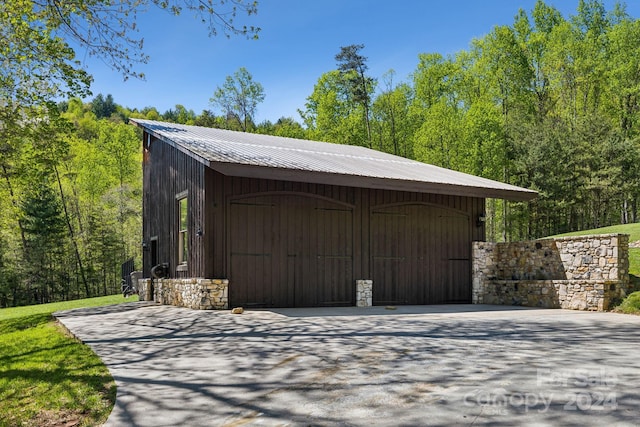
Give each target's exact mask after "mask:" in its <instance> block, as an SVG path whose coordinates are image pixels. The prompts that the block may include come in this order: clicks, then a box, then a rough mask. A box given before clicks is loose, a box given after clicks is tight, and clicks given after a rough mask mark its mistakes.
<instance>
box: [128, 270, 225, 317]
mask: <svg viewBox="0 0 640 427" xmlns="http://www.w3.org/2000/svg"><path fill="white" fill-rule="evenodd" d="M138 283H139V288H140V289H139V290H138V293H139V295H140V300H142V301H155V302H157V303H160V304H168V305H175V306H178V307H188V308H193V309H199V310H211V309H214V310H226V309H228V308H229V297H228V287H229V281H228V280H226V279H200V278H187V279H153V281H152V280H151V279H142V280H140V281H139V282H138Z"/></svg>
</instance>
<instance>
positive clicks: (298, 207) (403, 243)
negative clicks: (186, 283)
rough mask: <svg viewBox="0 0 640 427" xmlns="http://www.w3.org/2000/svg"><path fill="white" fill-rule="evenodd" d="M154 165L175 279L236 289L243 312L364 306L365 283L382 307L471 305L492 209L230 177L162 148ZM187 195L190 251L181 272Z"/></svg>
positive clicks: (152, 231) (154, 230)
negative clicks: (474, 265) (484, 220)
mask: <svg viewBox="0 0 640 427" xmlns="http://www.w3.org/2000/svg"><path fill="white" fill-rule="evenodd" d="M145 137H146V136H145ZM144 159H145V160H144V198H143V219H144V221H143V224H144V225H143V235H144V240H145V241H146V242H147V243H149V241H150V239H151V238H152V237H154V236H157V237H158V241H157V246H158V262H169V263H170V267H171V274H172V276H174V277H177V276H178V275H182V276H187V277H207V278H226V279H229V280H230V285H229V293H230V303H231V304H232V305H241V304H242V305H255V306H271V307H278V306H279V307H293V306H312V305H353V304H354V303H355V288H354V286H355V280H356V279H373V280H374V302H375V303H376V304H429V303H443V302H467V301H469V300H470V292H471V271H470V262H469V258H470V251H471V241H473V240H484V236H485V230H484V226H480V227H478V226H477V225H476V220H477V218H478V216H479V215H480V214H483V213H484V209H485V208H484V199H482V198H473V197H462V196H456V195H440V194H427V193H415V192H404V191H390V190H377V189H366V188H354V187H346V186H336V185H325V184H313V183H300V182H291V181H278V180H267V179H254V178H242V177H230V176H225V175H222V174H220V173H218V172H216V171H214V170H212V169H210V168H208V167H205V166H204V165H203V164H202V163H200V162H198V161H197V160H195V159H193V158H191V157H190V156H187V155H185V154H183V153H181V152H180V151H178V150H177V149H175V148H173V147H171V146H169V145H168V144H165V143H161V142H159V141H152V143H151V146H150V147H149V149H148V150H147V152H145V157H144ZM183 191H187V193H188V197H189V229H188V233H189V235H188V238H189V249H190V250H189V259H188V270H187V271H186V272H177V271H176V262H177V255H178V252H177V226H178V218H177V202H176V199H175V197H176V195H177V194H179V193H181V192H183ZM198 229H200V230H201V231H202V233H203V234H202V236H197V231H198ZM151 267H152V266H151V256H150V252H145V256H144V273H145V276H147V277H148V276H149V270H150V268H151Z"/></svg>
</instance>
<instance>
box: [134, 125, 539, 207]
mask: <svg viewBox="0 0 640 427" xmlns="http://www.w3.org/2000/svg"><path fill="white" fill-rule="evenodd" d="M130 121H131V122H132V123H134V124H135V125H136V126H138V127H140V128H142V129H143V130H144V131H145V132H146V133H148V134H149V135H151V136H153V137H154V138H156V139H158V140H160V141H162V142H164V143H166V144H168V145H170V146H172V147H174V148H175V149H177V150H179V151H181V152H183V153H184V154H186V155H188V156H190V157H191V158H193V159H195V160H197V161H198V162H200V163H202V164H204V165H205V166H207V167H209V168H211V169H212V170H215V171H217V172H219V173H221V174H223V175H227V176H236V177H247V178H259V179H272V180H282V181H294V182H308V183H314V184H329V185H340V186H346V187H361V188H372V189H381V190H394V191H410V192H418V193H434V194H446V195H456V196H465V197H478V198H496V199H505V200H510V201H528V200H532V199H534V198H536V197H537V195H538V193H537V192H536V191H533V190H529V189H526V188H521V187H516V186H513V185H507V184H503V183H499V182H497V181H492V180H487V179H483V178H478V177H476V178H477V180H482V181H483V184H484V183H486V186H485V185H469V184H465V185H458V184H452V183H445V182H429V181H417V180H411V179H394V178H388V177H385V178H382V177H374V176H366V175H357V174H345V173H336V172H321V171H313V170H304V169H294V168H285V167H274V166H262V165H252V164H243V163H231V162H220V161H212V160H210V159H208V158H206V157H203V156H202V155H200V154H198V153H197V152H194V151H193V150H190V149H189V147H187V146H185V145H183V144H181V143H178V142H176V141H174V140H172V139H171V138H170V137H169V136H167V135H165V134H163V133H162V132H159V131H156V130H154V129H153V128H151V127H149V126H145V123H144V122H143V123H139V122H137V121H136V119H130ZM452 173H456V172H454V171H452Z"/></svg>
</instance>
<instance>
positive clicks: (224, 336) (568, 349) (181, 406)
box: [57, 303, 640, 427]
mask: <svg viewBox="0 0 640 427" xmlns="http://www.w3.org/2000/svg"><path fill="white" fill-rule="evenodd" d="M57 317H58V318H59V320H60V321H61V322H62V323H63V324H64V325H65V326H66V327H67V328H68V329H69V330H71V331H72V332H73V333H74V334H75V335H76V336H77V337H78V338H79V339H81V340H82V341H84V342H85V343H87V344H88V345H90V346H91V347H92V348H93V350H94V351H95V352H96V353H97V354H98V355H99V356H100V357H101V358H102V359H103V360H104V362H105V363H106V365H107V366H108V367H109V370H110V371H111V374H112V375H113V377H114V378H115V380H116V383H117V386H118V396H117V401H116V405H115V408H114V410H113V412H112V414H111V416H110V417H109V420H108V422H107V425H108V426H128V425H135V426H239V425H267V426H271V425H327V426H329V425H331V426H334V425H349V426H371V425H375V426H378V425H382V426H384V425H389V426H391V425H393V426H397V425H407V426H408V425H441V426H445V425H447V426H448V425H486V424H491V425H498V426H502V425H504V426H510V425H536V426H542V425H564V426H572V425H573V426H585V425H597V426H603V425H610V426H615V425H617V426H636V427H637V426H640V317H636V316H625V315H619V314H612V313H587V312H577V311H564V310H536V309H525V308H513V307H496V306H473V305H454V306H419V307H417V306H410V307H398V308H397V309H396V310H385V308H384V307H371V308H330V309H281V310H271V311H248V312H245V313H244V314H242V315H233V314H231V313H230V312H229V311H194V310H189V309H183V308H176V307H171V306H157V305H149V304H147V303H130V304H122V305H118V306H112V307H103V308H92V309H82V310H73V311H68V312H62V313H58V314H57Z"/></svg>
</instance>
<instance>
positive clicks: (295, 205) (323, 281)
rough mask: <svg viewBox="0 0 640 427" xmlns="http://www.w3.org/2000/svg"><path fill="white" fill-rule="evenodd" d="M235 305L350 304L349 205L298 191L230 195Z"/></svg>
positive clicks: (231, 288) (231, 295)
mask: <svg viewBox="0 0 640 427" xmlns="http://www.w3.org/2000/svg"><path fill="white" fill-rule="evenodd" d="M229 214H230V217H229V218H230V230H229V234H228V236H229V249H230V251H229V252H230V255H231V256H230V266H229V271H230V275H229V276H230V277H229V278H230V283H229V299H230V303H231V304H232V305H234V306H245V307H312V306H337V305H353V304H354V300H355V290H354V278H353V218H352V217H353V210H352V208H351V207H349V206H344V205H341V204H338V203H334V202H332V201H329V200H326V199H322V198H314V197H305V196H300V195H268V196H257V197H250V198H243V199H235V200H233V201H231V203H230V208H229Z"/></svg>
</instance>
